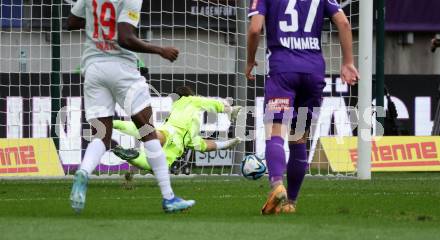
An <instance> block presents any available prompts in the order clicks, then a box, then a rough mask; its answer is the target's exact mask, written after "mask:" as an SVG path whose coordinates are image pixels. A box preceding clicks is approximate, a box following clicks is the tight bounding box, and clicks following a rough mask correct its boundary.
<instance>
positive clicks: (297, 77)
mask: <svg viewBox="0 0 440 240" xmlns="http://www.w3.org/2000/svg"><path fill="white" fill-rule="evenodd" d="M324 87H325V80H324V75H322V74H310V73H279V74H276V75H272V76H270V77H269V76H268V77H267V79H266V83H265V88H264V105H265V106H266V107H265V114H264V122H265V123H270V122H275V123H288V122H289V121H290V120H291V119H292V126H295V125H294V124H295V123H296V122H297V117H299V120H300V121H305V122H306V128H307V129H308V128H309V127H310V123H311V119H312V113H313V112H314V111H313V108H317V107H320V106H321V103H322V91H323V89H324ZM298 113H299V115H298ZM315 113H316V111H315Z"/></svg>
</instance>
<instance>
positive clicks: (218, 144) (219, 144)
mask: <svg viewBox="0 0 440 240" xmlns="http://www.w3.org/2000/svg"><path fill="white" fill-rule="evenodd" d="M239 142H240V140H239V139H238V138H234V139H229V140H226V141H215V146H216V148H217V150H222V149H229V148H231V147H232V146H235V145H237V144H238V143H239Z"/></svg>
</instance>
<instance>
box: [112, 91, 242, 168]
mask: <svg viewBox="0 0 440 240" xmlns="http://www.w3.org/2000/svg"><path fill="white" fill-rule="evenodd" d="M172 98H173V100H174V99H175V100H174V102H173V104H172V108H171V113H170V115H169V117H168V118H167V120H166V122H165V123H164V124H163V125H162V126H160V127H158V128H157V130H156V134H157V136H158V139H159V140H160V144H161V145H162V148H163V150H164V152H165V155H166V160H167V163H168V166H169V167H170V166H171V165H172V164H173V162H174V161H176V160H177V159H178V158H180V157H181V156H182V155H183V154H184V152H185V150H186V149H191V150H196V151H200V152H210V151H215V150H222V149H230V148H232V147H234V146H236V145H237V144H239V143H240V139H239V138H233V139H228V140H208V139H204V138H202V137H201V136H200V113H201V112H202V111H207V112H214V113H227V114H228V115H229V116H230V119H231V121H234V120H235V119H236V118H237V115H238V113H239V111H240V110H241V107H240V106H234V107H232V106H230V105H229V103H228V102H227V101H222V100H217V99H212V98H206V97H200V96H194V92H193V91H192V89H191V88H189V87H188V86H182V87H178V88H177V89H176V90H175V91H174V93H173V96H172ZM113 128H114V129H117V130H118V131H120V132H122V133H125V134H127V135H130V136H133V137H135V138H137V139H139V137H140V136H139V131H138V129H137V128H136V126H135V124H134V123H133V122H131V121H121V120H114V121H113ZM113 153H114V154H115V155H116V156H118V157H120V158H121V159H123V160H125V161H127V162H128V163H130V164H131V165H133V166H135V167H138V168H140V169H143V170H146V171H151V167H150V165H149V164H148V161H147V157H148V156H146V154H145V152H144V151H143V149H142V148H141V149H139V150H137V149H135V148H127V149H125V148H123V147H121V146H116V147H115V148H114V149H113Z"/></svg>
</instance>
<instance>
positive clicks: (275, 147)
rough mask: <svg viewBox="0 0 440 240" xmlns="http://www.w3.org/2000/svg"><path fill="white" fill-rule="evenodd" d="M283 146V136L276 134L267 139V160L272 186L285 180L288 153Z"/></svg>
mask: <svg viewBox="0 0 440 240" xmlns="http://www.w3.org/2000/svg"><path fill="white" fill-rule="evenodd" d="M283 146H284V139H283V138H282V137H278V136H274V137H272V138H271V139H270V140H266V162H267V168H268V170H269V181H270V183H271V185H272V186H274V183H276V182H278V181H283V175H284V173H285V172H286V153H285V152H284V147H283Z"/></svg>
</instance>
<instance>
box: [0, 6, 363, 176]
mask: <svg viewBox="0 0 440 240" xmlns="http://www.w3.org/2000/svg"><path fill="white" fill-rule="evenodd" d="M334 1H336V0H334ZM73 2H74V1H71V0H2V1H1V10H0V19H1V30H0V39H1V44H0V54H1V60H0V92H1V95H0V163H1V164H0V176H1V177H3V176H17V175H19V176H20V175H21V176H35V175H40V176H41V175H43V176H44V175H47V176H52V175H57V174H58V175H59V174H60V169H61V171H62V174H65V175H72V174H73V173H74V171H75V170H76V169H77V168H78V166H79V164H80V163H81V159H82V156H83V154H84V150H85V147H86V146H87V143H88V140H89V135H90V131H89V130H90V126H89V124H87V122H86V121H85V116H84V109H83V106H84V104H83V99H82V96H83V89H82V84H83V81H84V80H83V78H82V77H81V75H80V59H81V53H82V49H83V43H84V40H85V33H84V31H72V32H69V31H66V30H65V29H64V28H63V25H64V24H65V22H66V19H67V17H68V15H69V12H70V8H71V7H72V4H73ZM338 2H340V1H339V0H338ZM358 2H359V0H352V1H350V0H345V1H342V2H340V4H341V5H342V6H343V9H344V12H345V13H346V14H347V16H348V17H349V19H350V21H351V23H352V26H353V35H354V52H355V55H357V51H358V41H357V39H358V20H359V19H358V16H359V5H358V4H359V3H358ZM248 4H249V3H248V1H246V0H181V1H173V0H162V1H153V0H144V1H143V7H142V15H141V24H140V28H139V36H140V37H141V38H142V39H144V40H146V41H149V42H151V43H152V44H157V45H161V46H176V47H177V48H178V49H179V50H180V55H179V59H178V60H177V61H176V62H175V63H173V64H171V63H169V62H167V61H165V60H163V59H161V58H160V57H159V56H154V55H148V54H140V55H139V59H140V61H139V67H140V70H141V73H142V74H143V75H144V76H145V77H146V78H148V79H149V80H150V81H149V82H150V84H151V86H152V89H153V90H152V91H151V94H152V96H153V102H152V106H153V109H154V116H153V117H154V123H155V125H156V126H159V125H161V124H163V122H164V121H165V119H166V116H167V115H168V114H169V112H170V110H171V105H172V101H171V99H170V98H169V97H167V96H168V94H169V93H171V92H172V90H173V89H174V88H176V87H178V86H182V85H188V86H191V87H192V88H193V89H194V91H195V92H196V94H197V95H201V96H207V97H213V98H231V99H233V100H234V104H238V105H242V106H246V108H245V110H246V111H245V113H244V114H242V115H241V116H240V117H239V120H238V121H237V122H230V121H229V119H228V117H227V116H226V115H225V114H218V115H215V114H208V113H201V115H200V118H201V122H202V125H201V135H202V136H204V137H206V138H212V139H224V138H231V137H235V136H240V137H243V136H246V141H244V143H243V144H241V145H239V146H238V147H236V148H235V149H233V150H222V151H216V152H209V153H200V152H194V151H187V152H186V154H185V155H184V156H182V158H181V159H179V160H178V161H176V163H175V164H174V165H173V166H172V169H171V170H172V172H173V173H175V174H208V175H213V174H216V175H217V174H220V175H236V174H240V173H239V165H240V162H241V159H242V158H243V156H244V155H247V154H258V155H261V156H264V144H265V141H264V139H265V137H264V131H263V122H262V116H263V93H264V91H263V87H264V79H265V76H264V74H265V72H266V67H265V41H264V37H262V39H263V40H262V41H261V44H260V47H259V50H258V55H257V62H258V63H259V66H258V67H257V69H256V73H257V81H255V82H248V81H246V79H245V76H244V74H243V71H244V66H245V62H246V30H247V23H248V18H247V7H248ZM322 44H323V46H322V49H323V52H324V55H325V60H326V68H327V72H326V74H327V76H326V82H327V86H326V88H325V90H324V92H325V96H324V100H323V104H324V108H323V109H325V111H324V112H322V113H321V117H320V118H319V119H318V120H317V121H316V122H315V124H314V129H317V130H316V131H315V132H314V133H313V134H311V136H310V139H309V144H308V145H309V149H310V151H309V160H310V163H311V168H310V174H312V175H330V174H354V173H355V172H356V170H355V169H353V170H349V171H344V172H338V171H335V170H334V169H332V166H331V165H330V164H329V162H328V159H327V157H326V156H325V152H324V150H325V149H324V148H323V144H321V143H320V141H319V140H320V139H321V137H324V136H339V137H343V136H353V135H355V134H356V132H355V131H353V130H352V125H353V124H354V123H353V121H356V120H353V119H352V118H350V114H349V109H350V108H349V106H356V104H357V99H358V97H357V89H356V88H354V87H348V86H347V85H344V84H342V83H341V80H340V79H339V69H340V64H341V60H342V55H341V50H340V45H339V42H338V35H337V31H336V29H335V28H334V26H332V24H331V23H330V21H328V20H327V21H326V23H325V31H324V33H323V35H322ZM57 116H58V121H57ZM124 117H125V113H124V111H123V110H122V109H121V108H120V107H117V110H116V113H115V118H116V119H122V118H124ZM112 138H113V145H116V144H119V145H121V146H123V147H139V146H140V144H139V142H138V141H137V140H136V139H134V138H132V137H129V136H126V135H124V134H122V133H120V132H118V131H114V133H113V137H112ZM47 139H49V140H47ZM52 142H53V143H52ZM337 146H339V145H337ZM337 146H333V147H334V148H337ZM286 151H288V148H287V146H286ZM336 151H338V150H336ZM341 151H342V150H341ZM43 169H44V170H43ZM127 171H129V172H133V173H139V174H144V172H143V171H141V170H139V169H136V168H134V167H132V166H130V165H129V164H127V163H126V162H124V161H122V160H121V159H119V158H118V157H117V156H115V155H114V154H113V153H111V152H108V153H106V154H105V155H104V157H103V158H102V160H101V164H100V165H99V166H98V168H97V169H96V171H95V173H96V174H97V175H108V174H124V173H125V172H127Z"/></svg>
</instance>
